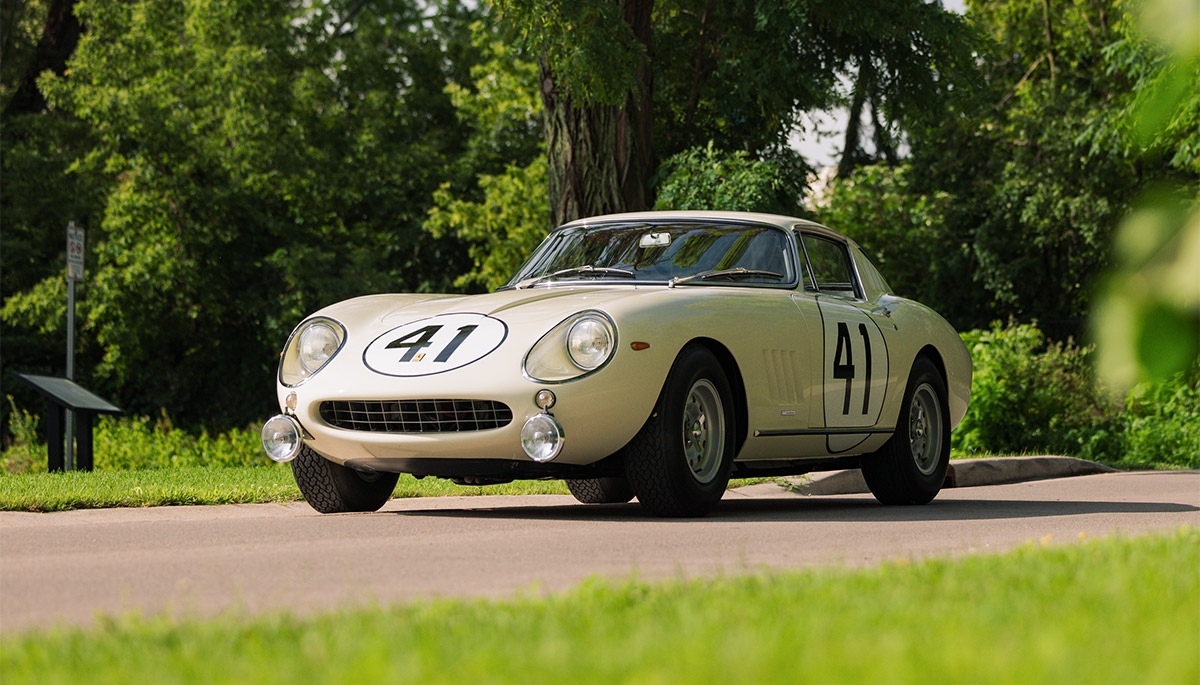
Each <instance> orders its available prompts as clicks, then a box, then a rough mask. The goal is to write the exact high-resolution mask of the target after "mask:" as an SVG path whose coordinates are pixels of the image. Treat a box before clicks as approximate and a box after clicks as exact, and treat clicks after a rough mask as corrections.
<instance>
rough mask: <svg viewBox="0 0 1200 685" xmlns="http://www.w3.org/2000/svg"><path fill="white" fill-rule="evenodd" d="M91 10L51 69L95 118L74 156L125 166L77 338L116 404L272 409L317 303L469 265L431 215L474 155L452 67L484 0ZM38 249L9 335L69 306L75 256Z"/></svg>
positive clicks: (84, 166)
mask: <svg viewBox="0 0 1200 685" xmlns="http://www.w3.org/2000/svg"><path fill="white" fill-rule="evenodd" d="M77 11H78V13H79V16H80V18H81V19H82V21H83V24H84V25H85V26H86V27H87V31H86V32H85V33H84V34H83V36H82V37H81V39H80V43H79V46H78V48H77V50H76V52H75V54H74V56H73V57H72V58H71V59H70V60H69V62H68V70H66V71H64V73H63V74H62V75H56V74H54V73H53V72H51V73H48V74H43V76H42V77H41V79H40V80H39V87H40V88H41V90H42V92H43V93H44V94H45V96H46V99H47V101H48V103H49V107H50V109H49V114H48V116H52V117H60V118H74V119H75V120H76V121H77V122H80V123H81V124H82V125H83V126H85V127H86V128H87V129H88V130H89V131H90V134H89V135H90V140H92V141H93V147H91V148H90V149H88V150H86V151H82V152H81V154H79V156H78V158H77V159H76V160H75V161H74V166H75V168H77V169H80V170H81V172H80V173H85V174H92V175H98V176H102V177H104V178H106V179H109V182H108V185H107V186H105V187H104V188H103V190H102V192H101V193H100V196H99V198H97V200H96V201H97V204H96V206H94V207H92V208H91V212H92V219H91V220H90V223H89V225H88V228H89V255H88V269H89V277H88V282H87V283H86V285H85V286H84V287H83V288H82V289H81V301H82V303H83V306H82V307H81V311H80V335H79V338H80V342H81V353H82V354H83V355H84V357H85V358H90V359H91V361H92V362H93V363H90V364H88V365H87V367H88V368H91V369H94V373H95V381H96V385H97V387H98V389H100V390H101V391H102V392H104V393H107V394H110V395H112V396H113V397H114V398H115V399H116V400H117V401H118V403H119V404H121V406H123V407H124V408H126V409H128V410H132V411H136V412H144V413H151V412H153V413H157V411H158V410H159V408H160V407H161V408H166V409H167V411H169V412H170V413H171V414H172V415H173V416H177V417H180V418H182V419H184V420H185V421H196V420H209V421H242V420H246V419H247V418H249V417H251V416H257V415H261V414H262V412H263V411H266V410H267V408H269V407H270V406H271V405H272V404H273V403H274V401H273V399H272V395H273V383H272V378H273V369H274V364H275V359H276V357H277V352H278V349H279V348H280V347H281V346H282V344H283V342H284V340H286V338H287V335H288V333H289V331H290V330H291V328H292V326H294V325H295V324H296V323H297V322H298V321H299V320H300V319H301V318H302V317H303V316H305V315H307V314H308V313H310V312H312V311H314V310H315V309H317V308H318V307H320V306H322V305H324V304H327V303H330V302H333V301H337V300H341V299H345V298H347V297H350V296H353V295H360V294H364V293H369V292H379V291H395V290H430V289H444V288H445V287H447V286H449V284H450V278H451V274H453V273H456V272H459V271H462V270H465V268H466V264H467V255H466V254H465V250H464V249H463V248H462V246H461V245H460V244H459V243H458V242H457V241H455V240H453V239H443V240H431V239H429V237H428V236H425V235H424V234H423V233H422V231H421V230H420V224H421V222H422V221H423V220H424V217H425V212H426V208H427V207H428V206H429V203H430V201H431V196H432V194H433V191H434V190H435V189H436V188H437V187H438V184H439V183H440V182H441V180H442V179H443V178H445V177H447V176H449V175H450V169H451V167H452V166H453V164H454V160H456V159H457V157H458V156H459V155H460V154H461V153H462V152H463V140H464V139H465V138H466V135H465V130H464V127H463V126H462V125H461V123H460V122H459V120H458V119H457V117H456V115H455V108H454V106H453V104H452V102H451V100H450V97H449V95H448V94H447V92H446V86H447V84H448V83H450V82H459V83H466V82H467V81H468V79H469V69H470V66H471V65H472V64H473V63H474V62H476V61H478V59H479V57H480V55H479V52H478V50H477V49H476V48H475V47H474V46H473V44H472V42H471V40H470V36H471V33H470V25H471V24H472V23H473V22H474V21H476V20H477V19H478V18H479V14H478V11H476V10H472V9H469V8H465V7H463V6H461V5H459V4H458V3H456V2H451V1H447V2H443V3H439V4H437V5H436V6H434V7H432V8H429V7H427V6H426V5H424V4H421V3H417V2H415V1H414V2H409V1H407V0H392V1H390V2H376V3H371V4H369V5H367V4H364V3H360V2H350V1H349V0H347V1H346V2H332V3H328V4H319V5H315V6H311V5H308V4H296V3H291V2H284V1H282V0H275V1H272V2H257V1H249V0H218V1H216V2H198V1H195V2H194V1H187V2H175V1H167V0H147V1H146V2H141V3H134V4H124V3H109V2H81V3H80V4H79V6H78V8H77ZM7 121H8V120H6V122H7ZM5 128H6V131H7V129H8V126H7V125H6V127H5ZM8 153H9V150H8V149H6V155H5V164H6V171H7V169H8V168H10V167H8V166H7V165H8V164H9V163H10V160H9V156H10V155H9V154H8ZM23 154H24V152H23ZM24 159H26V160H27V159H28V157H24ZM17 162H18V160H15V159H14V160H13V163H14V164H15V163H17ZM5 185H6V186H7V185H8V179H7V178H6V184H5ZM6 192H7V191H6ZM5 201H6V203H8V204H6V216H5V218H4V220H5V231H4V234H3V239H4V241H5V249H4V259H5V273H6V286H7V274H8V260H9V258H10V251H9V249H8V248H9V246H10V245H13V244H17V243H18V241H19V240H21V239H22V238H23V236H21V235H20V234H19V232H10V230H9V228H10V225H9V223H8V221H9V215H8V209H9V207H10V206H16V205H20V204H21V203H28V202H29V200H28V199H27V198H22V197H17V196H14V195H8V194H6V195H5ZM22 211H24V210H22ZM18 214H19V213H18ZM30 230H31V231H33V230H38V229H37V227H33V226H31V227H30ZM60 230H61V229H59V228H57V227H56V228H55V231H54V232H55V234H56V235H61V233H59V231H60ZM56 241H57V242H61V239H60V238H59V239H56ZM22 268H26V269H30V270H31V271H36V270H37V267H36V266H34V267H31V266H27V265H22ZM41 268H42V270H41V274H40V278H41V279H42V280H41V281H40V282H39V283H37V284H35V285H29V286H27V287H24V288H22V289H21V292H19V293H16V294H13V295H8V294H7V293H6V298H5V302H4V308H3V320H4V323H5V328H6V338H7V339H8V340H11V334H12V332H14V331H15V332H18V335H20V336H32V337H31V338H30V341H31V342H32V341H33V340H39V339H41V337H40V336H42V335H43V333H42V332H41V331H43V330H45V327H46V322H48V321H61V316H60V313H61V304H60V302H61V300H60V298H59V293H61V287H62V286H61V283H62V277H61V275H59V274H60V272H61V267H60V266H59V260H57V259H56V260H54V262H53V263H52V264H48V265H44V266H43V267H41ZM52 332H53V331H45V335H49V334H50V333H52ZM38 346H39V347H42V348H50V349H54V350H60V349H61V341H60V339H58V338H57V336H55V337H54V338H52V339H44V340H43V341H42V342H40V343H38ZM5 354H6V355H8V354H9V347H8V342H7V340H6V351H5Z"/></svg>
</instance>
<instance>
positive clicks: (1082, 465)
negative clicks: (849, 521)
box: [784, 456, 1117, 495]
mask: <svg viewBox="0 0 1200 685" xmlns="http://www.w3.org/2000/svg"><path fill="white" fill-rule="evenodd" d="M1116 471H1117V469H1114V468H1111V467H1109V466H1105V465H1103V464H1097V463H1096V462H1094V461H1087V460H1086V459H1075V458H1073V457H1052V456H1038V457H1002V458H990V459H955V460H952V461H951V462H950V472H949V473H947V474H946V485H945V487H947V488H973V487H980V486H984V485H1006V484H1009V483H1024V482H1027V481H1033V480H1047V479H1050V478H1069V477H1071V476H1090V475H1094V474H1097V473H1114V472H1116ZM784 481H786V482H787V485H786V486H785V487H786V489H787V490H788V491H789V492H792V493H795V494H797V495H856V494H862V493H867V492H870V490H869V489H868V488H867V483H866V481H864V480H863V477H862V472H861V471H859V470H858V469H847V470H845V471H830V472H827V473H815V474H812V475H811V477H805V476H795V477H790V478H785V479H784Z"/></svg>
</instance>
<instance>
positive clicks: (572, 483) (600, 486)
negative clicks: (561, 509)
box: [567, 476, 633, 504]
mask: <svg viewBox="0 0 1200 685" xmlns="http://www.w3.org/2000/svg"><path fill="white" fill-rule="evenodd" d="M567 489H568V490H570V491H571V494H572V495H574V496H575V499H577V500H579V501H580V502H582V503H584V504H624V503H625V502H628V501H629V500H631V499H633V490H631V489H630V487H629V481H628V480H626V479H625V477H624V476H607V477H604V478H568V479H567Z"/></svg>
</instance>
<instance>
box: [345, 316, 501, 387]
mask: <svg viewBox="0 0 1200 685" xmlns="http://www.w3.org/2000/svg"><path fill="white" fill-rule="evenodd" d="M507 335H508V326H505V325H504V322H503V321H500V320H499V319H493V318H492V317H490V316H485V315H483V314H442V315H440V316H433V317H430V318H428V319H422V320H420V321H414V322H412V323H407V324H404V325H403V326H400V327H399V328H393V329H392V330H390V331H388V332H387V333H384V334H383V335H381V336H379V337H378V338H376V339H375V341H374V342H372V343H371V344H370V345H367V349H366V351H365V352H363V363H364V364H366V365H367V368H369V369H371V370H372V371H374V372H376V373H382V374H384V375H387V376H428V375H430V374H434V373H442V372H443V371H450V370H452V369H457V368H459V367H462V366H466V365H467V364H470V363H471V362H475V361H479V360H480V359H483V358H484V357H486V356H487V355H488V354H490V353H491V352H492V351H494V350H495V349H496V348H497V347H500V343H502V342H504V338H505V336H507Z"/></svg>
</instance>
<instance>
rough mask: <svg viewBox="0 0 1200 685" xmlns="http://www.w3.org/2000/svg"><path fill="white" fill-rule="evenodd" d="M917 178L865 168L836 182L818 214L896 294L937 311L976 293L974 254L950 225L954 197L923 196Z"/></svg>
mask: <svg viewBox="0 0 1200 685" xmlns="http://www.w3.org/2000/svg"><path fill="white" fill-rule="evenodd" d="M911 175H912V169H911V167H909V166H907V165H902V166H894V167H892V166H886V165H883V164H876V165H871V166H865V167H859V168H858V169H856V170H855V172H854V174H853V175H852V176H851V177H849V178H835V179H833V181H832V182H831V183H830V184H829V185H828V187H827V189H826V190H825V192H824V193H823V194H822V195H821V196H820V197H816V198H813V207H812V208H813V210H814V211H815V213H816V218H817V220H818V221H820V222H822V223H824V224H826V225H827V226H830V227H831V228H834V229H837V230H839V231H842V232H843V233H845V234H846V235H849V236H850V237H852V238H854V240H855V241H856V242H857V243H858V244H859V246H860V247H862V248H863V250H864V251H866V253H867V254H868V255H870V256H871V260H872V262H874V264H875V266H876V267H878V268H879V270H880V271H881V272H882V273H883V274H885V275H886V276H887V280H888V284H889V285H891V286H892V288H893V289H894V290H895V292H896V294H898V295H901V296H904V297H908V298H911V299H914V300H917V301H919V302H924V303H926V304H931V305H936V304H938V303H944V302H946V301H947V300H949V299H951V298H952V295H951V294H950V293H953V292H955V290H956V289H957V288H961V287H970V285H969V283H970V280H969V279H970V277H969V275H968V274H965V273H964V268H963V267H964V265H965V264H966V262H967V260H968V257H967V255H966V253H967V251H968V250H967V246H966V245H964V244H962V243H960V242H959V239H958V237H957V236H956V235H955V234H954V232H953V231H952V230H951V229H950V227H949V226H947V225H946V219H945V215H946V211H947V209H948V205H949V202H950V196H949V194H947V193H945V192H943V191H938V190H929V191H928V192H922V191H921V190H920V189H919V188H917V187H915V186H917V185H919V184H914V183H913V181H912V179H911ZM935 309H938V311H941V312H943V314H944V313H945V312H944V311H943V310H941V309H940V308H938V307H936V306H935Z"/></svg>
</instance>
